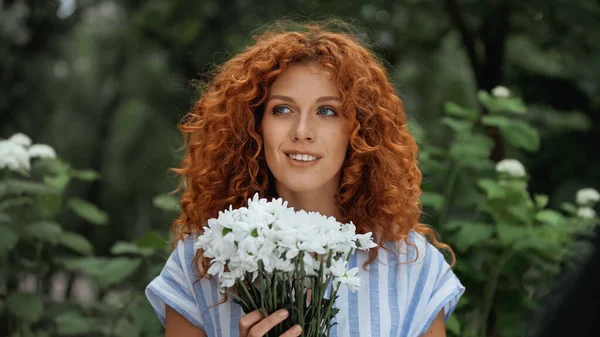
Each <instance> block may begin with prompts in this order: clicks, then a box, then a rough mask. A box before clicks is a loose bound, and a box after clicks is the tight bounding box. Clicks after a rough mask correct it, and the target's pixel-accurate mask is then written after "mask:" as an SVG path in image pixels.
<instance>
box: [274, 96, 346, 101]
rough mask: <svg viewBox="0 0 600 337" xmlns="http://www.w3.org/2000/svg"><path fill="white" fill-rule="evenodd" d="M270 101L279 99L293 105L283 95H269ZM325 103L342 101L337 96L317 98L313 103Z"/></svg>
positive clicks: (291, 99)
mask: <svg viewBox="0 0 600 337" xmlns="http://www.w3.org/2000/svg"><path fill="white" fill-rule="evenodd" d="M272 99H280V100H282V101H286V102H290V103H295V102H294V99H293V98H291V97H288V96H284V95H271V96H269V100H272ZM325 101H338V102H341V101H342V99H341V98H340V97H337V96H323V97H319V98H317V100H316V101H315V102H316V103H320V102H325Z"/></svg>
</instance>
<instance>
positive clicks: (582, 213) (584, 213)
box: [577, 207, 596, 219]
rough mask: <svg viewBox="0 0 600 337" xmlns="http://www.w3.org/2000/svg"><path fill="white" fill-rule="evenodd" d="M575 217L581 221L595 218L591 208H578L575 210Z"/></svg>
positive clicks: (594, 212)
mask: <svg viewBox="0 0 600 337" xmlns="http://www.w3.org/2000/svg"><path fill="white" fill-rule="evenodd" d="M577 216H578V217H580V218H582V219H594V218H595V217H596V211H595V210H594V209H593V208H591V207H580V208H579V209H578V210H577Z"/></svg>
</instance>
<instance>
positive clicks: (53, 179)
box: [44, 173, 71, 191]
mask: <svg viewBox="0 0 600 337" xmlns="http://www.w3.org/2000/svg"><path fill="white" fill-rule="evenodd" d="M69 181H71V177H69V175H68V174H66V173H61V174H58V175H55V176H46V177H44V183H45V184H46V185H48V186H52V187H55V188H56V189H57V190H59V191H64V190H65V188H66V187H67V185H68V184H69Z"/></svg>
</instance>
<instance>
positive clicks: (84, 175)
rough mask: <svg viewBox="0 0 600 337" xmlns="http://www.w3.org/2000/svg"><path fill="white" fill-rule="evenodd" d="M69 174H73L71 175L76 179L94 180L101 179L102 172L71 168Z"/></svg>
mask: <svg viewBox="0 0 600 337" xmlns="http://www.w3.org/2000/svg"><path fill="white" fill-rule="evenodd" d="M69 174H71V177H73V178H75V179H79V180H83V181H94V180H97V179H100V173H98V172H96V171H94V170H76V169H71V170H70V171H69Z"/></svg>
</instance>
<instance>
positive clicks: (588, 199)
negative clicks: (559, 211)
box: [575, 188, 600, 205]
mask: <svg viewBox="0 0 600 337" xmlns="http://www.w3.org/2000/svg"><path fill="white" fill-rule="evenodd" d="M575 200H576V201H577V203H578V204H579V205H590V204H594V203H597V202H598V201H600V193H598V191H596V190H595V189H593V188H583V189H581V190H579V191H577V193H576V195H575Z"/></svg>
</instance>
